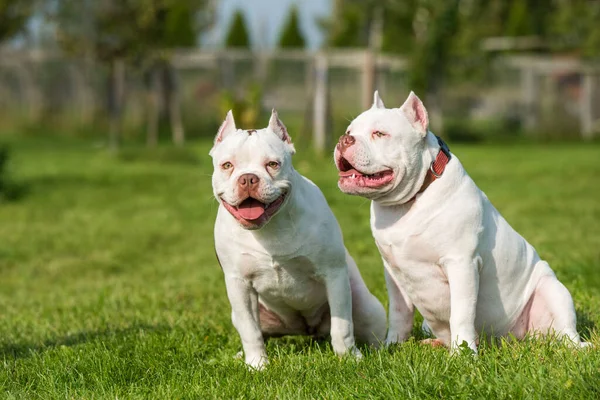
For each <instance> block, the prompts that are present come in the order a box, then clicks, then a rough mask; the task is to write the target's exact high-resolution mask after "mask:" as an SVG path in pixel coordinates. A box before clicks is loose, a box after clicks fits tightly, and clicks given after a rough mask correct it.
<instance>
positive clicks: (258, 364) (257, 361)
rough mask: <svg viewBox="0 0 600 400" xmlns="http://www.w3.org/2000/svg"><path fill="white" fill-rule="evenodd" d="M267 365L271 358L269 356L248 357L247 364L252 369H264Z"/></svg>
mask: <svg viewBox="0 0 600 400" xmlns="http://www.w3.org/2000/svg"><path fill="white" fill-rule="evenodd" d="M267 365H269V360H268V359H267V357H254V358H251V359H250V358H246V366H247V367H248V369H250V370H251V371H262V370H264V369H265V368H266V367H267Z"/></svg>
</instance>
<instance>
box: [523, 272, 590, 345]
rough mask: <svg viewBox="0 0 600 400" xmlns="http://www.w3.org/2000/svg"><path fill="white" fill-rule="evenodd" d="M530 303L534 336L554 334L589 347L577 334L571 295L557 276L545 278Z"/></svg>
mask: <svg viewBox="0 0 600 400" xmlns="http://www.w3.org/2000/svg"><path fill="white" fill-rule="evenodd" d="M540 262H543V263H545V261H540ZM548 268H549V267H548ZM530 301H531V307H530V308H529V323H528V327H527V331H528V332H530V333H532V334H534V335H535V334H542V335H546V334H554V335H556V336H558V337H561V338H563V337H564V338H568V339H569V340H570V341H571V342H572V343H573V344H575V345H577V346H581V347H585V346H587V345H588V343H584V342H583V343H582V342H581V338H580V337H579V333H577V317H576V315H575V306H574V304H573V298H572V297H571V293H569V290H568V289H567V288H566V287H565V286H564V285H563V284H562V283H561V282H560V281H559V280H558V279H557V278H556V276H554V275H546V276H543V277H542V278H541V279H540V281H539V283H538V285H537V287H536V289H535V291H534V293H533V295H532V299H531V300H530Z"/></svg>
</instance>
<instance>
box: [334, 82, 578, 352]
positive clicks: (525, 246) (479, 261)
mask: <svg viewBox="0 0 600 400" xmlns="http://www.w3.org/2000/svg"><path fill="white" fill-rule="evenodd" d="M427 127H428V120H427V112H426V110H425V108H424V106H423V104H422V103H421V101H420V100H419V99H418V98H417V97H416V96H415V95H414V94H413V93H411V94H410V96H409V98H408V99H407V100H406V102H405V103H404V105H403V106H402V107H401V108H396V109H386V108H385V106H384V105H383V102H382V101H381V99H380V98H379V96H378V94H377V92H375V99H374V104H373V107H372V108H371V109H369V110H367V111H365V112H364V113H362V114H361V115H360V116H358V117H357V118H356V119H355V120H354V121H352V122H351V124H350V126H349V127H348V131H347V132H348V133H349V134H351V135H353V136H354V137H355V143H354V145H353V146H352V147H350V148H349V149H344V150H346V151H345V153H344V154H343V156H344V158H346V159H347V160H348V161H349V162H350V163H351V164H352V165H353V166H354V167H355V168H356V169H357V170H359V171H361V172H363V173H367V174H372V173H375V172H377V171H381V170H383V169H392V170H393V171H394V174H395V177H394V181H393V182H392V184H390V185H388V186H386V187H383V188H379V189H365V188H361V187H352V186H351V185H350V186H347V187H342V185H341V184H340V188H341V189H342V190H343V191H345V192H347V193H350V194H358V195H361V196H364V197H367V198H370V199H372V200H373V201H372V203H371V228H372V232H373V236H374V238H375V241H376V244H377V247H378V248H379V251H380V253H381V255H382V257H383V261H384V266H385V272H386V282H387V287H388V294H389V298H390V301H389V304H390V308H389V319H390V322H389V323H390V327H389V331H388V336H387V343H395V342H400V341H403V340H406V339H407V337H408V336H409V335H410V332H411V329H412V325H413V310H414V307H416V308H417V309H418V310H419V312H420V313H421V314H422V315H423V317H424V320H425V321H424V322H425V324H424V326H425V327H427V325H428V327H429V329H430V330H431V332H432V333H433V334H434V335H435V336H436V337H437V338H439V339H440V340H442V341H443V342H444V343H445V344H446V345H447V346H449V347H451V348H452V349H453V350H455V349H456V348H457V347H458V346H459V345H460V344H462V343H463V342H466V343H467V344H468V346H469V347H470V348H471V349H472V350H473V351H475V350H476V348H477V347H476V346H477V342H478V340H479V335H481V334H482V333H485V334H487V335H490V336H506V335H508V334H509V333H511V334H513V335H515V336H516V337H517V338H522V337H523V336H525V334H526V333H528V332H529V333H535V334H547V333H549V332H554V333H556V334H557V335H559V336H565V337H567V338H569V339H570V340H571V341H573V342H574V343H577V344H579V343H580V337H579V335H578V333H577V331H576V326H575V325H576V321H575V320H576V317H575V309H574V306H573V300H572V298H571V295H570V293H569V292H568V290H567V289H566V288H565V287H564V286H563V285H562V284H561V283H560V282H559V281H558V279H557V278H556V276H555V275H554V273H553V271H552V270H551V269H550V266H549V265H548V263H546V262H545V261H543V260H541V259H540V257H539V255H538V254H537V252H536V251H535V249H534V248H533V247H532V246H531V245H530V244H529V243H528V242H527V241H526V240H525V239H524V238H523V237H521V236H520V235H519V234H518V233H517V232H515V230H513V229H512V228H511V226H510V225H509V224H508V222H506V220H505V219H504V218H503V217H502V215H500V213H499V212H498V211H497V210H496V209H495V208H494V206H493V205H492V204H491V203H490V201H489V200H488V198H487V197H486V195H485V194H484V193H483V192H482V191H481V190H480V189H479V188H478V187H477V186H476V185H475V183H474V182H473V180H472V179H471V178H470V177H469V175H468V174H467V173H466V172H465V170H464V168H463V166H462V165H461V163H460V161H459V160H458V158H457V157H456V155H454V154H452V159H451V160H450V162H449V163H448V165H447V166H446V169H445V171H444V173H443V175H442V176H441V178H440V179H437V180H435V181H433V183H431V185H430V186H429V187H428V188H427V189H426V190H425V191H423V192H422V193H420V194H418V191H419V189H420V188H421V186H422V183H423V181H424V179H425V176H426V174H427V170H428V168H429V166H430V164H431V161H432V160H434V159H435V157H436V155H437V153H438V151H439V144H438V142H437V140H436V138H435V136H434V135H433V134H432V133H431V132H429V131H428V129H427ZM375 131H380V132H384V133H385V134H386V135H387V136H384V137H377V136H375V135H373V132H375ZM346 153H347V154H346ZM340 156H341V154H340V148H339V147H338V148H336V152H335V158H336V162H338V161H339V159H340ZM338 166H339V163H338ZM414 196H416V198H415V200H411V199H413V197H414Z"/></svg>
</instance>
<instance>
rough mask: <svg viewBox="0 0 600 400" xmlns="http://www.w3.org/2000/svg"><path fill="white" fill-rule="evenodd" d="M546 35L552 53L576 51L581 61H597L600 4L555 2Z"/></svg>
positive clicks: (599, 54)
mask: <svg viewBox="0 0 600 400" xmlns="http://www.w3.org/2000/svg"><path fill="white" fill-rule="evenodd" d="M553 3H554V4H555V7H556V11H555V12H554V13H552V15H551V16H550V24H549V26H550V32H549V34H548V36H549V38H550V43H551V46H552V49H553V50H557V51H578V52H579V53H580V54H581V55H582V56H583V57H586V58H595V59H597V58H598V57H600V23H598V21H600V2H598V1H588V0H573V1H559V0H554V1H553Z"/></svg>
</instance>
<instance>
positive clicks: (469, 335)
mask: <svg viewBox="0 0 600 400" xmlns="http://www.w3.org/2000/svg"><path fill="white" fill-rule="evenodd" d="M479 264H480V259H479V257H474V258H470V259H468V258H467V259H465V258H447V259H445V260H444V261H443V262H442V265H443V267H444V270H445V272H446V276H447V277H448V285H449V287H450V335H451V340H452V342H451V344H450V349H451V350H452V351H453V352H456V351H457V350H458V349H459V346H461V345H462V344H463V343H466V344H467V346H469V348H470V349H471V350H472V351H473V352H475V353H476V352H477V332H476V331H475V314H476V310H477V293H478V291H479Z"/></svg>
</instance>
